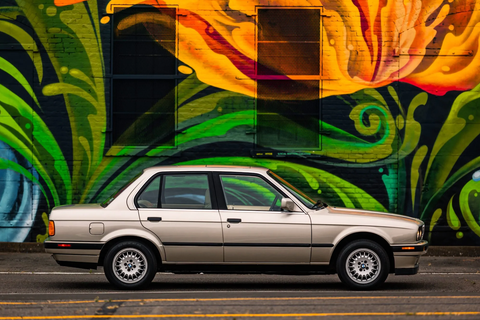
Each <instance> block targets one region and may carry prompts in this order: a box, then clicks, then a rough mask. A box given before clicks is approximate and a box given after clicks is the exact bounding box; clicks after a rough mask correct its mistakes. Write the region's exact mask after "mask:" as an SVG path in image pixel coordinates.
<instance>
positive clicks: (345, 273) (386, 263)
mask: <svg viewBox="0 0 480 320" xmlns="http://www.w3.org/2000/svg"><path fill="white" fill-rule="evenodd" d="M336 264H337V265H336V267H337V273H338V277H339V278H340V280H341V281H342V282H343V283H344V284H345V285H347V286H348V287H350V288H351V289H355V290H370V289H375V288H377V287H378V286H380V285H381V284H383V283H384V282H385V280H386V279H387V277H388V272H389V270H390V260H389V258H388V255H387V253H386V252H385V249H383V247H382V246H380V245H379V244H378V243H376V242H374V241H371V240H357V241H353V242H351V243H349V244H347V245H346V246H345V248H343V249H342V251H340V254H339V256H338V259H337V263H336Z"/></svg>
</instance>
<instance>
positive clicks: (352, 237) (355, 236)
mask: <svg viewBox="0 0 480 320" xmlns="http://www.w3.org/2000/svg"><path fill="white" fill-rule="evenodd" d="M356 240H371V241H374V242H376V243H378V244H379V245H380V246H382V248H383V249H385V252H386V253H387V255H388V259H389V260H390V270H389V273H394V272H395V259H394V257H393V251H392V248H391V247H390V244H389V243H388V241H387V240H385V239H384V238H383V237H381V236H379V235H378V234H375V233H370V232H355V233H352V234H349V235H347V236H346V237H344V238H343V239H342V240H340V242H338V243H337V245H336V246H335V248H334V250H333V253H332V256H331V257H330V264H329V266H330V269H331V270H332V271H334V272H336V271H337V270H336V261H337V258H338V255H339V254H340V252H341V251H342V249H343V248H344V247H345V246H346V245H347V244H349V243H351V242H352V241H356Z"/></svg>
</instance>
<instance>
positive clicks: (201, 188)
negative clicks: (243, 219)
mask: <svg viewBox="0 0 480 320" xmlns="http://www.w3.org/2000/svg"><path fill="white" fill-rule="evenodd" d="M211 190H213V187H212V180H211V174H209V173H202V172H200V173H198V172H195V173H168V174H160V175H157V176H155V177H153V178H152V179H150V181H149V182H148V183H147V184H146V186H145V187H144V188H143V189H142V190H141V191H140V192H139V195H138V196H137V197H136V199H135V203H136V205H137V208H138V212H139V215H140V220H141V223H142V224H143V226H144V227H145V228H147V229H149V230H151V231H152V232H154V233H155V234H156V235H157V236H158V238H159V239H160V240H161V241H162V244H163V245H164V247H165V253H166V260H167V261H168V262H196V263H209V262H222V261H223V247H222V245H223V237H222V225H221V222H220V215H219V212H218V209H216V208H217V207H216V201H215V199H213V200H214V201H213V202H212V197H211V195H212V194H213V193H212V192H211Z"/></svg>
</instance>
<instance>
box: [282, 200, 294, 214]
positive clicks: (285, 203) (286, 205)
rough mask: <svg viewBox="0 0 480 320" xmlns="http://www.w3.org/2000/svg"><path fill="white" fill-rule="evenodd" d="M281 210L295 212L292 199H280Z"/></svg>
mask: <svg viewBox="0 0 480 320" xmlns="http://www.w3.org/2000/svg"><path fill="white" fill-rule="evenodd" d="M281 208H282V209H283V210H287V211H290V212H291V211H295V203H293V201H292V199H288V198H282V204H281Z"/></svg>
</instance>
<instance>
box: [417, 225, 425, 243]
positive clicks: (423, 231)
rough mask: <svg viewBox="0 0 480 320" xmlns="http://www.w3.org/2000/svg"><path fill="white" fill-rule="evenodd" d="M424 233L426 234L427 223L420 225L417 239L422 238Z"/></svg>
mask: <svg viewBox="0 0 480 320" xmlns="http://www.w3.org/2000/svg"><path fill="white" fill-rule="evenodd" d="M424 234H425V225H421V226H420V227H418V230H417V241H420V240H422V239H423V235H424Z"/></svg>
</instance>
